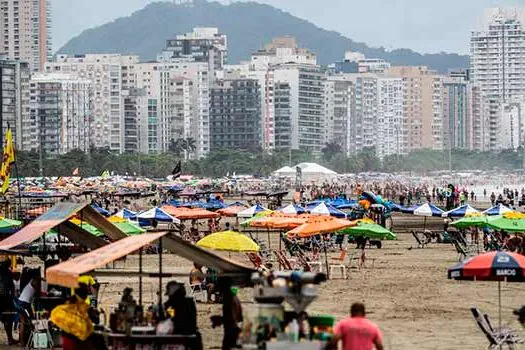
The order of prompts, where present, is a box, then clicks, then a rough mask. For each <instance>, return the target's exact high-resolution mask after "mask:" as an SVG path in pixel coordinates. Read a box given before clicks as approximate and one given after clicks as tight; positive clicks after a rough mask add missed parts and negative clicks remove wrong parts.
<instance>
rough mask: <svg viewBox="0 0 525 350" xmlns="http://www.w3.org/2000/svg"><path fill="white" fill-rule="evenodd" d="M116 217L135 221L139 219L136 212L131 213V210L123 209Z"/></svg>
mask: <svg viewBox="0 0 525 350" xmlns="http://www.w3.org/2000/svg"><path fill="white" fill-rule="evenodd" d="M115 216H118V217H120V218H123V219H128V220H135V219H136V218H137V213H135V212H134V211H131V210H129V209H126V208H123V209H121V210H120V211H118V212H117V213H116V214H115Z"/></svg>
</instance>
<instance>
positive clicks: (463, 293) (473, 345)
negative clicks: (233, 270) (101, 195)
mask: <svg viewBox="0 0 525 350" xmlns="http://www.w3.org/2000/svg"><path fill="white" fill-rule="evenodd" d="M420 219H421V220H422V218H414V217H404V216H401V217H395V218H394V231H395V232H396V233H398V240H397V241H386V242H383V243H384V244H383V248H382V249H375V248H372V249H367V256H368V258H369V259H375V262H374V264H373V267H372V261H371V260H370V261H369V262H368V265H369V267H368V268H366V269H361V270H359V269H352V270H351V272H350V278H349V279H347V280H344V279H332V280H330V281H328V282H327V283H325V284H323V285H322V288H321V289H320V296H319V298H318V299H317V300H316V301H315V302H314V303H313V304H312V305H311V306H310V308H309V310H308V311H309V313H310V314H317V313H318V314H333V315H334V316H336V317H337V319H340V318H342V317H344V316H345V315H346V314H347V313H348V310H349V307H350V304H351V303H352V302H355V301H362V302H364V303H365V304H366V306H367V308H368V312H369V317H370V319H372V320H373V321H375V322H376V323H378V324H379V326H380V327H381V329H382V330H383V333H384V339H385V345H386V348H387V349H404V350H406V349H414V350H415V349H451V350H452V349H482V348H485V347H486V345H487V344H488V343H487V340H486V339H485V337H484V335H483V334H482V333H481V331H480V330H479V329H478V327H477V325H476V323H475V321H474V319H473V317H472V315H471V313H470V308H471V307H477V308H479V309H480V310H482V311H483V312H485V313H488V314H489V315H490V317H491V319H492V322H493V323H494V324H497V322H498V307H497V306H498V299H497V295H498V294H497V283H496V282H494V283H493V282H456V281H452V280H448V279H447V269H448V268H449V267H451V266H452V265H454V264H455V263H456V262H457V261H458V256H457V253H456V252H455V249H454V247H453V246H452V245H450V244H436V243H434V244H431V245H429V246H428V247H426V248H424V249H418V248H416V244H415V241H414V239H413V237H412V235H411V234H410V233H407V232H404V231H405V230H406V227H407V226H408V224H411V225H414V226H416V224H418V223H417V220H420ZM414 220H416V222H414ZM439 222H440V220H439V219H437V220H433V221H432V222H431V224H432V223H433V224H434V226H435V227H436V228H437V227H438V224H439ZM263 236H264V235H261V237H263ZM411 247H412V248H411ZM337 256H338V253H337V252H333V253H331V257H333V258H335V257H337ZM135 266H137V257H136V256H130V257H128V258H127V261H126V268H133V267H135ZM145 266H146V268H145V269H148V270H152V271H155V269H156V268H157V256H155V255H150V256H147V257H146V258H145ZM164 266H165V269H166V271H170V272H188V271H189V270H190V267H191V263H190V262H189V261H186V260H183V259H181V258H179V257H176V256H174V255H168V254H166V255H164ZM334 277H335V276H334ZM101 281H103V282H104V281H105V282H109V284H108V285H106V286H105V287H104V289H103V292H102V305H103V307H104V308H105V309H106V310H110V309H111V307H112V306H113V305H115V304H116V303H117V302H118V298H119V294H120V291H121V290H122V289H123V288H124V286H128V285H129V286H131V287H133V288H134V289H135V293H134V294H135V297H136V298H137V297H138V295H137V294H138V287H137V279H135V278H120V279H115V278H101ZM181 282H187V281H186V280H185V279H184V280H183V279H181ZM157 287H158V282H157V281H156V280H146V281H145V284H144V301H145V302H149V301H152V300H153V298H155V292H156V290H157ZM251 295H252V290H251V289H243V290H241V292H240V297H241V301H242V302H243V304H244V305H245V306H246V307H249V306H248V305H249V304H250V303H252V297H251ZM524 296H525V284H511V283H507V284H503V285H502V318H503V324H504V325H508V326H510V327H512V328H515V329H518V330H519V331H520V332H521V333H522V334H523V336H524V337H525V331H523V330H522V328H521V326H520V325H519V324H518V322H517V321H516V318H515V316H513V315H512V310H513V309H514V308H518V307H519V306H521V305H522V304H524V302H525V298H524ZM197 309H198V313H199V328H200V330H201V332H202V334H203V340H204V345H205V348H206V349H212V348H218V347H220V341H221V339H222V329H215V330H214V329H211V326H210V322H209V317H210V316H211V315H212V314H218V313H220V305H208V304H203V303H198V304H197ZM523 348H525V346H524V347H523Z"/></svg>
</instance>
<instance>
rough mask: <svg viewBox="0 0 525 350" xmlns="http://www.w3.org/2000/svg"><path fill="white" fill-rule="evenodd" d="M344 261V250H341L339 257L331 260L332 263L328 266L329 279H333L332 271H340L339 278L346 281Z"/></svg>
mask: <svg viewBox="0 0 525 350" xmlns="http://www.w3.org/2000/svg"><path fill="white" fill-rule="evenodd" d="M345 259H346V250H345V249H342V250H341V253H340V254H339V257H338V258H336V259H333V258H332V261H334V263H332V264H330V265H329V271H330V273H329V276H330V278H333V274H332V271H333V270H339V271H341V277H342V278H344V279H346V265H345Z"/></svg>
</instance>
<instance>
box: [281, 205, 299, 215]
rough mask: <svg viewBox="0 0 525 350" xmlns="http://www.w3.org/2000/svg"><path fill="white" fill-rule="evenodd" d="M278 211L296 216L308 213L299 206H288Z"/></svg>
mask: <svg viewBox="0 0 525 350" xmlns="http://www.w3.org/2000/svg"><path fill="white" fill-rule="evenodd" d="M277 211H278V212H281V213H284V214H295V215H298V214H304V213H306V209H304V208H303V207H301V206H300V205H297V204H290V205H287V206H286V207H283V208H281V209H279V210H277Z"/></svg>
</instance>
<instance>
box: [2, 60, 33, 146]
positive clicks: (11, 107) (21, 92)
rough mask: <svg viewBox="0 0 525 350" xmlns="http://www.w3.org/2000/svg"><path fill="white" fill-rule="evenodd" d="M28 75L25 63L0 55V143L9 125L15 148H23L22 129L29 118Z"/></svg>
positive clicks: (28, 71) (24, 136)
mask: <svg viewBox="0 0 525 350" xmlns="http://www.w3.org/2000/svg"><path fill="white" fill-rule="evenodd" d="M29 77H30V70H29V65H28V64H27V63H25V62H21V61H18V60H12V59H8V58H7V57H5V56H2V57H0V111H1V113H0V145H3V144H4V135H5V133H6V131H7V128H8V127H11V131H12V133H13V138H14V142H15V146H16V148H18V149H23V145H24V142H25V139H26V135H24V133H23V131H24V128H25V125H26V124H27V122H28V120H29Z"/></svg>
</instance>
